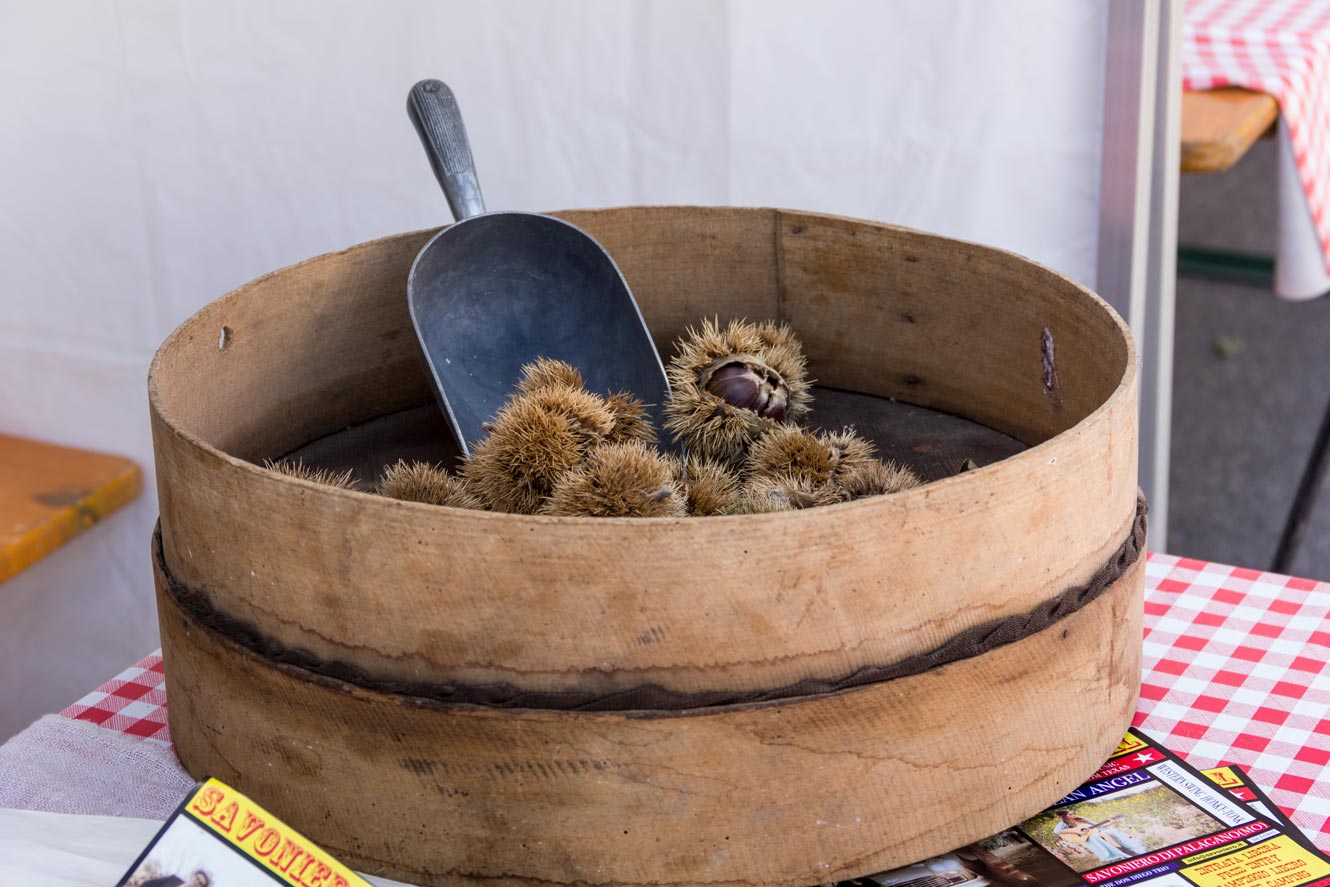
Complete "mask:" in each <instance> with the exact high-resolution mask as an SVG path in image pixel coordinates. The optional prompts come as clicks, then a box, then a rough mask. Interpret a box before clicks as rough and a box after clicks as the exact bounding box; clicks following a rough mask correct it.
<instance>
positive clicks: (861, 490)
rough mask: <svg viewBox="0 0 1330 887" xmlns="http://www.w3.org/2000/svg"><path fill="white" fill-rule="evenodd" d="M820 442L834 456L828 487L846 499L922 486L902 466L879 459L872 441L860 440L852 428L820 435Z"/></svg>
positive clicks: (909, 471)
mask: <svg viewBox="0 0 1330 887" xmlns="http://www.w3.org/2000/svg"><path fill="white" fill-rule="evenodd" d="M822 439H823V440H825V441H826V442H827V445H828V446H830V447H831V448H832V450H833V452H835V454H836V470H835V471H833V472H832V477H831V483H832V486H834V487H835V488H836V489H837V490H839V491H840V493H841V495H842V496H844V498H845V499H847V500H849V499H862V498H864V497H865V496H881V495H885V494H887V493H899V492H900V491H902V490H908V489H910V488H912V487H917V486H920V485H921V484H922V483H923V481H922V480H920V479H919V476H918V475H917V474H915V473H914V472H913V471H911V470H910V469H908V468H906V467H905V466H903V465H899V464H897V463H896V462H892V461H890V460H883V459H879V458H878V457H877V447H876V446H874V445H873V442H872V441H870V440H867V439H865V438H863V437H860V436H859V435H858V434H857V433H856V432H855V431H854V429H852V428H845V429H842V430H841V431H837V432H833V433H827V434H823V436H822Z"/></svg>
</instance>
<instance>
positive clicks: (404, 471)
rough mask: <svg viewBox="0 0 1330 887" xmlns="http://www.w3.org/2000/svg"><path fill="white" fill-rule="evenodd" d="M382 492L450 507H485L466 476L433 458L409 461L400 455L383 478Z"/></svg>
mask: <svg viewBox="0 0 1330 887" xmlns="http://www.w3.org/2000/svg"><path fill="white" fill-rule="evenodd" d="M378 493H379V495H380V496H387V497H389V498H390V499H401V500H402V501H404V502H424V503H425V504H427V505H446V506H448V507H449V508H473V509H483V508H484V507H485V506H484V504H482V503H481V501H480V499H479V497H477V496H474V495H472V493H471V491H470V490H468V489H467V488H466V485H465V484H463V483H462V479H461V478H459V477H454V476H453V475H451V474H449V473H448V471H447V469H445V468H442V467H440V466H438V465H431V464H430V463H429V462H407V461H406V460H405V459H399V460H398V461H397V462H396V463H394V464H392V465H389V466H388V467H387V468H386V469H385V470H384V472H383V477H382V478H381V479H380V480H379V487H378Z"/></svg>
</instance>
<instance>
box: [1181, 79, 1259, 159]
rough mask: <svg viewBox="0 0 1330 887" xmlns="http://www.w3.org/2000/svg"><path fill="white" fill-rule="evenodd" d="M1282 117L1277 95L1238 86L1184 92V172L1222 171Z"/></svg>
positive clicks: (1240, 156) (1241, 155)
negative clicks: (1276, 99)
mask: <svg viewBox="0 0 1330 887" xmlns="http://www.w3.org/2000/svg"><path fill="white" fill-rule="evenodd" d="M1278 119H1279V103H1278V102H1277V101H1275V98H1274V96H1271V95H1267V94H1266V93H1263V92H1252V91H1251V90H1248V89H1239V88H1237V87H1223V88H1221V89H1206V90H1195V91H1188V92H1184V93H1183V94H1182V171H1183V172H1195V173H1208V172H1223V171H1225V170H1227V169H1229V168H1230V167H1232V166H1233V165H1234V164H1235V163H1237V162H1238V161H1239V160H1241V159H1242V157H1243V155H1244V154H1246V153H1247V150H1248V149H1249V148H1251V146H1252V144H1253V143H1254V142H1255V141H1256V140H1257V139H1258V138H1260V137H1261V134H1262V133H1264V132H1265V131H1266V130H1268V129H1269V128H1270V127H1271V126H1273V125H1274V123H1275V121H1276V120H1278Z"/></svg>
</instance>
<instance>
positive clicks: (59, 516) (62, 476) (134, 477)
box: [0, 434, 143, 582]
mask: <svg viewBox="0 0 1330 887" xmlns="http://www.w3.org/2000/svg"><path fill="white" fill-rule="evenodd" d="M142 488H143V476H142V473H141V472H140V471H139V467H138V466H137V465H135V464H134V463H133V462H131V461H130V460H129V459H125V458H123V457H121V456H111V455H107V454H105V453H93V452H89V451H87V450H78V449H73V448H70V447H62V446H57V445H55V444H49V443H43V442H41V441H35V440H28V439H26V438H21V437H11V436H8V435H3V434H0V582H4V581H5V580H6V579H9V578H11V577H13V576H15V575H16V574H18V573H19V572H20V571H22V570H24V569H26V568H27V567H30V566H32V565H33V564H34V563H36V562H37V561H39V560H41V559H42V558H43V557H46V556H47V555H48V554H50V553H51V552H53V551H55V550H56V549H57V548H59V547H60V546H62V545H64V544H65V543H66V542H68V541H69V540H71V539H73V538H74V537H75V536H78V535H79V534H80V533H82V532H84V531H85V530H87V529H88V528H90V527H92V526H94V525H95V524H97V523H98V522H99V521H101V520H103V519H104V518H106V517H107V516H108V515H110V514H111V513H113V512H114V511H116V510H117V509H119V508H120V507H122V506H124V505H126V504H128V503H129V502H131V501H133V500H134V498H135V497H136V496H138V494H139V491H140V490H141V489H142Z"/></svg>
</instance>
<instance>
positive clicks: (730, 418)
mask: <svg viewBox="0 0 1330 887" xmlns="http://www.w3.org/2000/svg"><path fill="white" fill-rule="evenodd" d="M666 374H667V375H668V377H669V381H670V397H669V400H668V401H667V402H666V404H665V414H666V416H667V420H666V423H665V425H666V428H668V429H669V430H670V432H671V433H673V435H674V436H675V438H676V439H678V440H679V441H680V442H682V443H683V445H684V446H685V447H687V448H688V449H689V450H690V451H692V452H695V453H697V454H698V455H701V456H707V457H709V458H712V459H715V460H717V461H719V462H722V463H724V464H727V465H731V466H736V467H737V466H738V465H739V464H740V463H742V461H743V458H744V454H745V452H746V451H747V449H748V445H749V444H750V443H751V442H752V441H753V440H754V439H755V438H756V437H757V436H758V435H760V434H761V433H762V432H763V431H766V430H768V429H770V428H771V427H773V426H775V425H777V424H780V423H783V422H790V421H793V420H795V419H797V418H798V417H799V416H801V415H803V414H804V413H806V412H808V405H809V402H810V400H811V388H812V386H811V383H810V382H809V380H808V378H807V375H808V374H807V365H806V362H805V360H804V356H803V350H802V349H801V348H800V346H799V342H798V340H797V339H795V337H794V333H793V332H791V330H790V328H789V327H788V326H785V325H783V324H782V325H776V324H773V323H770V322H767V323H761V324H754V323H749V322H747V321H742V320H732V321H730V322H729V324H728V325H726V326H725V327H724V328H722V327H721V325H720V322H719V320H715V319H709V320H704V321H703V322H702V326H701V328H700V329H695V328H692V327H690V328H689V329H688V331H687V334H686V335H685V336H684V337H683V338H682V339H680V340H679V342H678V343H677V345H676V353H675V355H674V357H673V358H672V359H671V360H670V363H669V366H668V367H667V368H666Z"/></svg>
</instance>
